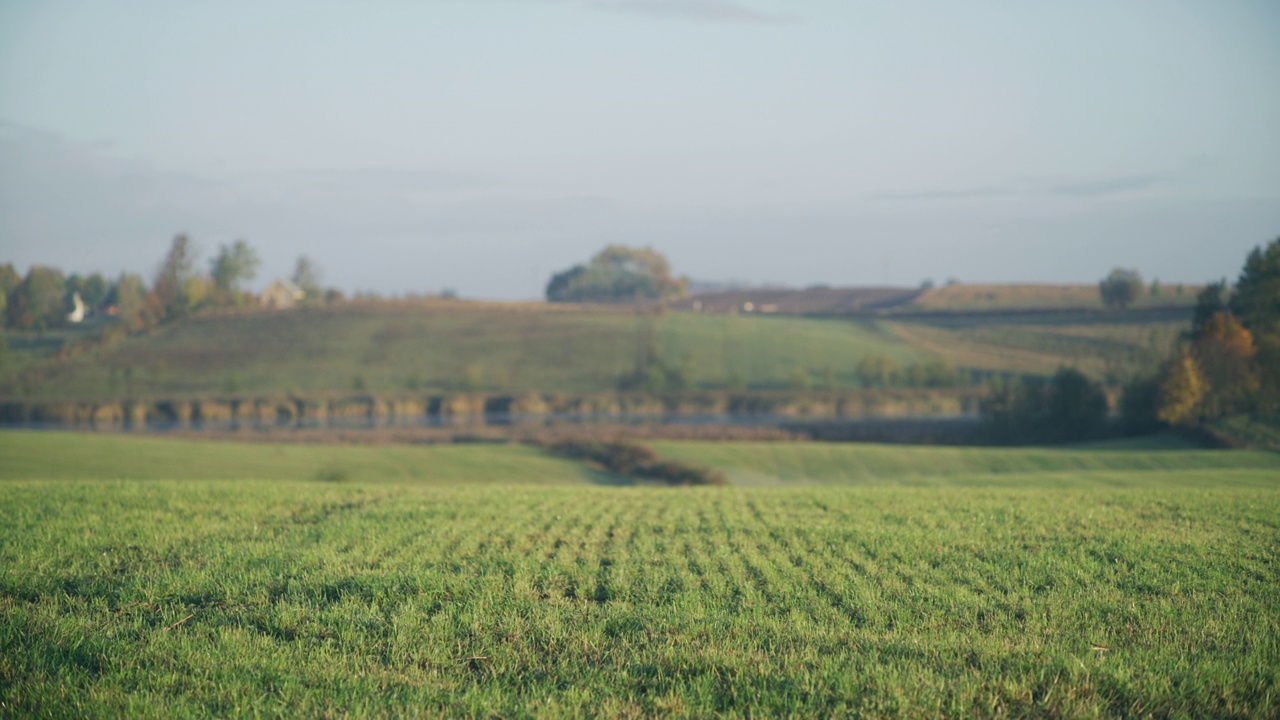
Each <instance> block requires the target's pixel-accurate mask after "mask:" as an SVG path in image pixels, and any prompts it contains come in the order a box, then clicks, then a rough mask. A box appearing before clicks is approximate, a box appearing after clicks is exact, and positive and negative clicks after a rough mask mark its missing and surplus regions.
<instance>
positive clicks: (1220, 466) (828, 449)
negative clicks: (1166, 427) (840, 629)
mask: <svg viewBox="0 0 1280 720" xmlns="http://www.w3.org/2000/svg"><path fill="white" fill-rule="evenodd" d="M654 446H655V448H656V449H657V450H658V451H659V452H660V453H661V454H662V455H663V456H664V457H670V458H672V459H674V460H680V461H684V462H688V463H694V464H701V465H707V466H710V467H713V468H715V469H717V470H720V471H722V472H724V473H726V474H727V475H728V476H729V478H730V480H732V481H733V482H735V483H736V484H740V485H762V484H770V485H773V484H780V483H781V484H789V483H840V484H885V483H895V484H909V485H947V486H955V485H975V486H982V487H991V486H997V485H999V486H1008V487H1021V486H1026V485H1028V484H1030V485H1033V486H1039V487H1045V486H1050V485H1061V486H1069V487H1080V486H1083V485H1087V484H1093V483H1097V484H1102V485H1133V484H1138V483H1140V482H1142V480H1143V478H1145V479H1146V482H1148V483H1149V484H1152V485H1160V486H1165V485H1170V484H1176V483H1178V482H1181V481H1183V480H1189V481H1190V482H1192V484H1196V483H1199V482H1201V481H1202V480H1206V479H1210V480H1211V479H1212V478H1213V477H1214V476H1215V474H1216V473H1219V472H1224V471H1230V472H1231V473H1233V477H1235V478H1236V479H1237V480H1238V481H1240V482H1243V481H1245V480H1246V479H1248V478H1254V479H1256V480H1258V481H1259V483H1261V484H1262V485H1264V486H1270V485H1273V484H1274V483H1273V482H1272V481H1273V480H1275V478H1276V477H1280V455H1277V454H1275V453H1271V452H1264V451H1227V450H1203V449H1192V448H1179V449H1161V450H1158V451H1152V450H1151V449H1148V448H1132V447H1131V446H1129V445H1128V444H1126V443H1121V444H1118V445H1114V446H1107V445H1102V444H1099V445H1095V446H1091V447H1087V448H1085V449H1073V448H978V447H919V446H908V445H873V444H856V445H848V444H838V443H796V442H791V443H788V442H762V443H747V442H720V443H698V442H658V443H654Z"/></svg>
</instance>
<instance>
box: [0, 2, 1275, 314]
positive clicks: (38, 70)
mask: <svg viewBox="0 0 1280 720" xmlns="http://www.w3.org/2000/svg"><path fill="white" fill-rule="evenodd" d="M0 123H2V124H0V261H4V260H11V261H14V262H15V263H16V264H18V265H19V266H20V267H21V268H22V269H25V267H26V266H27V265H28V264H30V263H32V262H45V263H51V264H57V265H60V266H62V267H63V268H64V269H66V270H68V271H87V270H93V269H101V270H105V271H109V272H117V271H119V270H121V269H130V270H136V271H143V272H145V273H147V274H150V272H151V271H152V270H153V269H154V267H155V264H156V262H157V261H158V259H159V257H160V256H161V255H162V254H163V253H164V251H165V249H166V248H167V245H168V242H169V238H170V237H171V236H172V235H173V234H174V233H176V232H180V231H185V232H188V233H190V234H191V235H192V236H193V237H194V238H195V240H196V241H197V243H198V244H199V245H200V246H202V247H203V248H204V249H205V250H206V251H208V252H212V251H213V250H214V249H215V248H216V247H217V245H218V244H219V243H224V242H229V241H230V240H233V239H236V238H241V237H243V238H245V239H247V240H249V242H250V243H251V244H253V245H254V246H256V247H257V248H258V249H259V251H260V254H261V255H262V256H263V259H264V267H263V275H262V277H260V278H259V282H258V283H257V284H258V285H261V284H262V283H264V282H265V281H266V280H267V279H269V277H270V276H273V275H282V274H287V273H288V272H289V270H290V269H291V266H292V262H293V259H294V258H295V257H296V256H297V255H298V254H299V253H303V252H305V253H307V254H309V255H311V256H312V257H313V258H314V259H315V260H316V261H317V262H318V263H319V264H320V265H321V267H322V268H323V269H324V271H325V276H326V280H327V282H329V283H331V284H334V285H337V286H339V287H342V288H344V289H346V290H349V291H350V290H356V289H374V290H378V291H381V292H405V291H417V292H426V291H435V290H439V289H441V288H444V287H449V288H456V289H457V290H459V291H461V292H462V293H463V294H464V295H468V296H480V297H498V298H521V297H535V296H537V295H539V294H540V292H541V288H542V286H543V284H544V283H545V281H546V278H547V276H548V275H549V274H550V273H551V272H553V271H555V270H558V269H561V268H563V267H566V266H568V265H570V264H572V263H574V262H577V261H580V260H583V259H585V258H586V257H587V256H589V255H590V254H591V253H593V252H594V251H595V250H597V249H598V248H600V247H601V246H603V245H605V244H607V243H611V242H625V243H631V244H651V245H653V246H654V247H656V248H658V249H659V250H661V251H663V252H665V253H666V254H667V255H668V256H669V257H670V258H671V260H672V262H673V264H674V265H675V267H676V269H677V271H680V272H684V273H687V274H689V275H692V276H694V277H698V278H707V279H728V278H738V279H744V280H751V281H758V282H780V283H789V284H793V285H807V284H813V283H827V284H841V285H843V284H899V285H914V284H916V283H918V282H919V281H920V280H922V279H925V278H933V279H936V280H939V281H940V280H944V279H946V278H948V277H956V278H959V279H961V280H965V281H971V282H978V281H1042V282H1069V281H1080V282H1092V281H1095V280H1096V279H1097V278H1099V277H1101V276H1102V275H1103V274H1105V273H1106V272H1107V271H1108V270H1109V269H1110V268H1111V267H1112V266H1115V265H1124V266H1134V267H1137V268H1139V269H1140V270H1141V271H1142V272H1143V273H1144V274H1145V275H1146V276H1148V277H1152V276H1159V277H1160V278H1162V279H1163V280H1165V281H1189V282H1196V281H1202V280H1206V279H1214V278H1217V277H1221V276H1223V275H1234V274H1235V273H1236V272H1237V271H1238V268H1239V266H1240V264H1241V262H1242V260H1243V257H1244V254H1245V252H1247V250H1248V249H1249V248H1251V247H1253V246H1254V245H1258V244H1261V243H1264V242H1267V241H1269V240H1271V239H1274V238H1275V237H1277V236H1280V3H1276V2H1271V1H1268V0H1258V1H1256V2H1244V1H1239V2H1233V1H1231V0H1222V1H1220V2H1209V1H1208V0H1205V1H1203V2H1175V1H1173V0H1161V1H1158V2H1155V1H1153V2H1143V1H1140V0H1133V1H1128V2H1123V3H1117V2H1114V1H1109V2H1090V1H1085V2H1072V3H1057V4H1052V5H1050V4H1047V3H1025V2H980V1H978V0H972V1H969V2H959V1H956V2H867V3H858V2H848V1H847V0H843V1H837V0H832V1H826V0H821V1H820V0H794V1H792V2H779V1H777V0H774V1H772V2H770V1H767V0H741V1H737V2H712V1H696V0H418V1H417V2H410V1H408V0H404V1H401V2H390V1H371V2H358V3H357V2H325V1H323V0H308V1H307V2H293V1H291V0H290V1H286V0H278V1H276V2H271V3H261V2H258V3H240V2H226V1H224V2H204V3H186V2H173V1H170V2H128V1H124V0H117V1H113V2H104V1H100V2H62V1H59V0H47V1H44V2H39V3H34V2H32V3H28V2H16V1H14V0H0Z"/></svg>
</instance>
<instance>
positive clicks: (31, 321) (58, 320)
mask: <svg viewBox="0 0 1280 720" xmlns="http://www.w3.org/2000/svg"><path fill="white" fill-rule="evenodd" d="M66 289H67V281H66V279H65V278H64V277H63V276H62V271H61V270H58V269H56V268H51V267H46V266H43V265H32V266H31V268H30V269H28V270H27V276H26V277H25V278H23V279H22V284H21V285H19V286H18V288H17V289H16V290H15V291H14V292H13V293H12V294H11V295H10V297H9V303H8V307H7V308H6V313H7V315H8V318H9V324H10V325H11V326H13V327H18V328H25V329H34V330H46V329H48V328H51V327H57V326H59V325H62V324H63V323H64V322H65V321H66V318H67V309H66V302H65V297H66Z"/></svg>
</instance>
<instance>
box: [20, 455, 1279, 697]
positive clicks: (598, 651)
mask: <svg viewBox="0 0 1280 720" xmlns="http://www.w3.org/2000/svg"><path fill="white" fill-rule="evenodd" d="M1219 472H1221V474H1222V475H1224V476H1230V475H1231V471H1229V470H1226V471H1219ZM1170 475H1171V476H1176V475H1178V472H1177V471H1171V472H1170ZM0 512H2V513H3V515H4V517H5V518H6V520H7V522H6V524H5V526H4V529H3V530H0V567H3V571H0V646H3V648H4V652H3V660H0V709H3V713H4V714H6V715H18V716H30V717H39V716H45V717H58V716H75V717H119V716H130V717H182V716H189V717H214V716H218V717H222V716H248V715H254V716H279V715H289V716H299V715H301V716H320V715H350V716H414V717H417V716H422V715H428V716H433V715H438V716H451V717H493V716H503V717H520V716H530V715H543V716H564V717H595V716H611V717H633V716H644V715H648V716H654V715H685V716H711V715H722V716H731V717H738V716H760V715H769V716H796V717H815V716H829V715H846V714H852V715H861V716H872V717H875V716H902V715H908V716H924V715H928V716H939V715H943V716H957V715H980V716H992V715H1048V716H1095V715H1104V716H1116V715H1125V716H1128V715H1141V716H1146V715H1156V716H1224V715H1233V716H1255V717H1268V716H1274V715H1275V713H1276V711H1277V709H1280V706H1278V704H1277V703H1278V702H1280V673H1278V672H1277V668H1278V667H1280V620H1278V618H1280V587H1278V586H1277V584H1276V582H1275V572H1274V571H1275V566H1276V562H1277V556H1276V538H1277V536H1278V532H1280V495H1278V494H1277V493H1276V492H1275V489H1274V486H1273V487H1272V488H1268V489H1257V488H1249V487H1233V488H1232V489H1230V490H1225V491H1224V490H1221V489H1217V490H1209V489H1204V488H1199V489H1196V488H1173V489H1169V488H1154V489H1153V488H1138V489H1134V488H1121V489H1098V488H1088V489H1070V490H1054V489H1048V490H1046V489H1036V488H1021V489H1002V488H988V489H980V490H975V489H970V488H948V487H935V488H914V489H913V488H902V487H809V488H779V489H772V490H769V489H757V490H742V489H694V490H665V489H651V488H633V489H616V488H590V487H587V488H572V489H571V488H554V487H536V488H535V487H514V486H507V487H496V486H492V487H466V488H440V487H436V488H432V487H417V486H412V485H404V484H378V485H360V486H352V485H346V486H335V485H322V484H317V483H294V482H271V483H264V482H257V483H255V482H244V481H228V482H207V481H184V482H172V481H169V482H163V481H161V482H145V483H138V482H132V483H122V482H109V481H105V482H104V481H99V482H91V483H85V482H66V483H57V484H50V483H27V482H7V483H4V484H0Z"/></svg>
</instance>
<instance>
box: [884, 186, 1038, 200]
mask: <svg viewBox="0 0 1280 720" xmlns="http://www.w3.org/2000/svg"><path fill="white" fill-rule="evenodd" d="M1014 192H1015V191H1014V190H1013V189H1012V188H1007V187H995V186H989V187H977V188H964V189H960V190H921V191H918V192H885V193H876V194H875V195H872V196H871V198H872V199H873V200H972V199H980V198H994V197H1005V196H1008V195H1012V194H1014Z"/></svg>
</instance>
